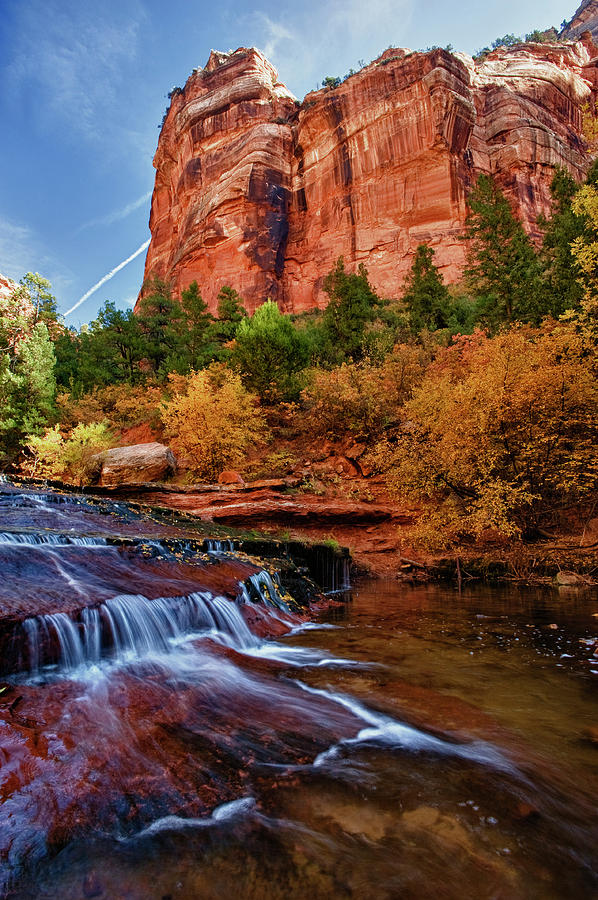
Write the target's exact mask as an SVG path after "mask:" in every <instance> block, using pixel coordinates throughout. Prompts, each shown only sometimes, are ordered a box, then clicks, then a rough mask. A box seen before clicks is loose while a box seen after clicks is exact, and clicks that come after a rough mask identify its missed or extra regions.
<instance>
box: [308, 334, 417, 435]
mask: <svg viewBox="0 0 598 900" xmlns="http://www.w3.org/2000/svg"><path fill="white" fill-rule="evenodd" d="M426 362H427V354H426V353H425V351H423V350H422V349H421V348H420V347H411V346H409V345H406V344H402V345H399V346H397V347H395V349H394V350H393V352H392V353H391V354H389V356H387V357H386V359H385V360H384V362H383V363H382V364H381V365H374V364H372V363H370V362H368V361H364V362H359V363H343V365H341V366H338V367H337V368H335V369H330V370H327V369H314V370H313V371H312V372H311V378H310V385H309V387H308V388H307V389H306V390H305V391H304V392H303V395H302V397H303V403H304V406H305V409H306V425H307V428H308V429H309V430H310V431H311V432H315V433H316V434H324V435H327V436H329V437H332V438H335V437H342V436H343V435H346V434H352V435H355V436H356V437H362V438H372V437H376V436H378V435H379V434H380V432H381V430H382V429H384V428H385V427H387V426H389V425H392V424H395V423H396V422H397V420H398V416H399V411H400V408H401V406H402V404H403V403H404V402H405V400H406V399H407V398H408V397H409V396H410V395H411V392H412V390H413V388H414V386H415V385H416V384H417V382H418V381H419V380H420V379H421V377H422V374H423V371H424V367H425V363H426Z"/></svg>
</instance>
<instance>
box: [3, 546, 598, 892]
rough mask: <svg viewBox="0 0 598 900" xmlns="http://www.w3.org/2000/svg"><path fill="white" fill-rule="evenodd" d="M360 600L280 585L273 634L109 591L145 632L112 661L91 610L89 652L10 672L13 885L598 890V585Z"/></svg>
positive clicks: (397, 589) (115, 608)
mask: <svg viewBox="0 0 598 900" xmlns="http://www.w3.org/2000/svg"><path fill="white" fill-rule="evenodd" d="M7 552H10V553H13V550H12V549H10V548H9V550H7ZM36 552H41V551H39V548H37V549H36ZM48 552H50V553H56V548H55V547H54V546H53V545H50V546H49V548H48ZM65 552H66V549H65ZM68 553H69V554H70V556H69V559H70V565H71V568H72V570H73V571H75V569H76V566H77V558H76V553H81V559H82V560H84V562H85V564H84V568H83V570H84V571H85V572H88V571H90V570H91V569H92V568H93V558H92V556H91V555H90V554H92V553H96V554H97V559H98V566H100V567H105V566H106V565H107V563H106V551H105V550H103V549H97V550H95V549H90V548H89V547H85V546H82V547H76V548H75V549H68ZM11 558H12V557H11ZM127 562H128V563H129V564H130V565H131V566H132V567H133V568H132V573H131V575H130V577H131V578H132V579H134V571H135V566H137V565H138V564H139V560H138V559H136V558H134V557H132V558H131V559H130V560H129V557H126V559H125V560H124V561H123V563H122V564H123V565H125V564H126V563H127ZM15 565H16V564H15ZM83 570H82V571H83ZM14 571H16V569H15V570H14ZM102 571H103V569H102ZM156 577H157V576H156ZM81 578H83V575H81ZM190 578H191V575H190V573H189V571H186V574H185V579H186V580H189V579H190ZM31 583H32V575H31V572H30V571H29V570H28V579H27V584H28V585H30V584H31ZM168 583H169V584H170V583H171V577H170V578H169V582H168ZM13 590H14V588H13ZM40 590H41V591H42V593H43V591H47V590H48V589H47V586H46V585H40ZM161 595H162V594H161V593H160V591H159V590H158V587H156V597H158V598H159V597H160V596H161ZM352 598H353V599H352V600H350V601H349V602H347V603H345V604H343V605H339V606H337V607H335V608H333V609H331V610H329V611H328V612H327V613H325V614H323V615H322V617H321V619H320V621H318V622H313V623H302V622H299V621H297V620H296V619H293V617H292V616H290V615H289V614H288V613H287V612H286V611H284V610H281V609H280V608H277V607H276V606H270V605H268V604H264V605H263V607H261V612H260V615H261V616H262V619H261V621H262V622H263V621H267V622H269V623H270V626H271V631H270V633H276V634H278V635H279V636H278V637H277V638H276V639H273V638H270V639H264V638H263V637H259V636H258V635H257V633H256V632H255V630H254V628H253V625H252V623H251V621H249V624H247V623H246V622H245V620H243V621H242V620H241V619H240V617H239V615H238V611H237V610H236V607H235V606H234V604H232V605H231V606H230V607H228V608H229V609H230V610H231V614H230V615H229V614H225V609H226V607H222V604H226V603H230V602H231V601H227V600H224V599H222V598H220V600H219V601H218V602H217V603H216V606H215V607H214V609H215V610H216V611H217V610H218V609H220V612H221V615H220V617H218V616H215V618H213V619H212V620H210V622H209V623H208V625H209V627H201V628H198V625H197V621H196V620H195V619H194V618H193V617H191V618H190V619H189V628H186V627H183V626H182V625H181V624H180V623H181V622H183V620H182V619H181V613H180V611H177V612H176V616H177V617H176V620H175V624H176V628H175V627H174V625H173V624H172V622H173V620H172V618H171V615H172V608H171V606H167V607H166V608H164V609H163V608H162V606H161V605H160V604H158V606H157V607H156V613H155V614H153V615H152V614H150V613H149V611H148V615H147V618H144V616H143V604H142V602H141V601H142V600H143V598H141V599H139V598H137V599H136V600H135V602H133V601H127V602H126V603H123V602H122V601H118V602H117V603H116V605H115V604H114V602H111V601H103V602H105V603H108V607H109V608H110V609H111V610H112V614H113V615H116V612H118V616H119V617H120V618H119V621H120V622H121V624H120V626H119V628H120V631H119V634H120V633H121V632H122V634H125V632H126V628H127V627H129V625H130V627H131V628H133V626H134V627H135V629H138V630H139V634H140V635H141V636H142V637H143V640H142V641H141V640H140V641H132V640H129V637H126V639H125V638H124V637H123V638H122V642H121V645H120V646H119V645H117V646H116V647H115V650H114V652H113V653H112V654H110V655H108V656H106V657H104V656H102V654H100V653H99V651H98V648H97V644H96V643H94V637H93V635H94V634H96V631H97V627H96V626H97V617H96V616H95V615H94V614H93V613H89V615H88V618H86V619H85V620H84V622H83V623H82V625H80V626H79V628H78V630H77V634H78V637H76V636H75V635H72V636H71V637H69V636H68V635H69V634H70V632H69V630H68V629H67V632H68V633H65V641H66V643H67V645H68V647H70V648H71V650H70V651H69V652H71V653H72V654H74V655H73V660H72V661H71V663H72V664H71V665H70V666H62V667H61V666H60V665H57V666H54V667H50V668H46V669H44V670H42V671H41V672H37V674H35V675H34V676H32V677H29V678H23V677H21V678H20V679H15V680H10V679H8V680H7V681H6V682H5V683H3V684H2V685H0V687H3V688H4V690H3V691H1V692H0V762H1V767H0V861H1V863H2V867H1V871H0V895H2V893H3V894H4V895H5V896H7V897H15V898H17V897H22V898H50V897H51V898H56V897H60V898H63V897H64V898H89V897H98V898H120V897H122V898H140V900H141V898H144V900H145V898H152V900H153V898H168V897H171V898H174V897H181V898H196V897H197V898H231V897H240V898H264V900H266V898H267V900H270V898H275V900H277V898H310V900H313V898H327V897H334V898H336V897H358V898H370V897H372V898H397V897H401V898H420V897H434V898H436V897H443V898H453V897H454V898H463V897H475V898H477V897H480V898H486V897H487V898H519V897H521V898H529V897H531V898H562V897H578V896H579V897H582V896H583V897H593V896H598V872H597V868H598V866H597V863H598V860H597V856H598V852H597V849H596V848H597V846H598V841H597V838H598V820H597V816H596V799H597V797H598V790H597V788H598V744H597V743H596V742H595V740H593V739H592V738H594V739H596V738H598V733H597V732H596V729H597V728H598V704H597V699H596V687H597V684H598V682H597V679H598V664H597V660H598V656H595V655H594V653H595V641H598V617H597V614H598V596H597V595H596V594H595V593H594V594H585V595H581V594H577V593H564V592H560V593H559V592H557V591H532V590H523V589H517V588H509V589H501V590H497V589H490V588H479V589H470V590H469V591H467V592H465V591H464V592H463V594H461V595H459V594H457V593H456V591H454V590H452V589H451V588H450V587H440V586H423V587H408V586H404V585H400V584H398V583H396V582H380V581H373V580H370V581H367V580H366V581H363V582H360V583H359V584H357V585H356V586H354V590H353V595H352ZM212 599H213V598H212ZM212 599H211V598H210V597H209V596H208V595H206V594H202V597H201V600H202V604H203V603H205V604H209V603H211V602H212ZM147 602H150V601H147ZM111 604H112V605H111ZM218 604H220V606H218ZM129 606H130V607H131V608H130V609H129ZM221 607H222V608H221ZM202 609H203V607H202ZM162 618H164V621H165V622H167V623H170V624H169V625H168V629H167V630H169V633H168V635H167V636H166V637H165V636H164V635H163V633H162V626H161V624H160V623H161V621H162ZM121 620H122V621H121ZM202 621H203V620H202ZM183 624H184V623H183ZM200 624H201V622H200ZM87 626H89V630H88V632H86V631H85V628H86V627H87ZM274 626H276V627H274ZM94 629H96V630H94ZM194 629H195V630H194ZM58 630H59V629H58ZM281 631H284V632H285V634H283V635H282V636H280V632H281ZM154 632H155V633H156V634H155V635H154ZM37 633H38V632H36V634H37ZM86 633H87V634H88V637H89V640H88V643H87V644H86V643H85V641H83V642H82V638H81V635H82V634H83V635H85V634H86ZM77 640H78V641H79V643H78V644H77V643H76V641H77ZM117 644H118V642H117ZM73 647H75V649H76V648H79V649H77V651H76V652H75V650H73V649H72V648H73ZM77 654H79V655H77ZM593 729H594V730H593Z"/></svg>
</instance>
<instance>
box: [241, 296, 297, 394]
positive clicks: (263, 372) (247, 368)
mask: <svg viewBox="0 0 598 900" xmlns="http://www.w3.org/2000/svg"><path fill="white" fill-rule="evenodd" d="M308 360H309V345H308V343H307V340H306V338H305V336H304V335H303V334H302V332H301V331H299V330H298V329H296V328H295V327H294V326H293V323H292V322H291V320H290V318H289V317H288V316H285V315H283V313H281V312H280V310H279V309H278V306H277V305H276V303H273V302H272V301H271V300H267V301H266V303H263V304H262V306H259V307H258V308H257V309H256V311H255V313H254V314H253V316H252V317H251V318H250V319H249V318H246V319H243V320H242V322H241V323H240V324H239V327H238V329H237V337H236V341H235V346H234V348H233V351H232V357H231V362H232V365H233V366H234V367H235V368H237V369H238V371H239V372H240V374H241V377H242V379H243V383H244V385H245V386H246V387H247V388H249V390H252V391H256V392H257V393H258V394H259V395H260V397H262V398H263V399H266V400H269V401H274V400H292V399H295V398H296V397H297V396H298V395H299V391H300V389H301V382H300V379H299V372H300V371H301V370H302V369H303V368H304V367H305V366H306V365H307V363H308Z"/></svg>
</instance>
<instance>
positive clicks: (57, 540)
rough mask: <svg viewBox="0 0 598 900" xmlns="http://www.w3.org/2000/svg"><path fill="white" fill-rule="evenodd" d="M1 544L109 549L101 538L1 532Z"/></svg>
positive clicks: (104, 539) (47, 533) (48, 533)
mask: <svg viewBox="0 0 598 900" xmlns="http://www.w3.org/2000/svg"><path fill="white" fill-rule="evenodd" d="M0 544H12V545H24V546H31V547H39V546H42V545H44V544H50V545H52V546H53V547H107V546H108V541H107V540H106V538H101V537H78V536H75V535H70V534H53V533H51V532H46V533H43V532H42V533H38V532H35V533H26V532H10V531H4V532H0Z"/></svg>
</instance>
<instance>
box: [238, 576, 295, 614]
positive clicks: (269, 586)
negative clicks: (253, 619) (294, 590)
mask: <svg viewBox="0 0 598 900" xmlns="http://www.w3.org/2000/svg"><path fill="white" fill-rule="evenodd" d="M247 580H248V582H249V584H250V585H251V587H253V589H254V591H255V593H256V594H257V596H258V599H259V600H263V601H264V603H267V604H268V605H269V606H274V607H275V608H276V609H282V610H284V611H285V612H289V607H288V606H287V604H286V603H285V601H284V599H283V597H282V596H281V595H282V593H283V589H282V587H281V586H280V584H279V583H278V584H275V582H274V579H273V577H272V575H270V573H269V572H266V571H265V570H262V571H261V572H256V573H255V575H250V576H249V578H248V579H247ZM251 587H249V594H250V595H251Z"/></svg>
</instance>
